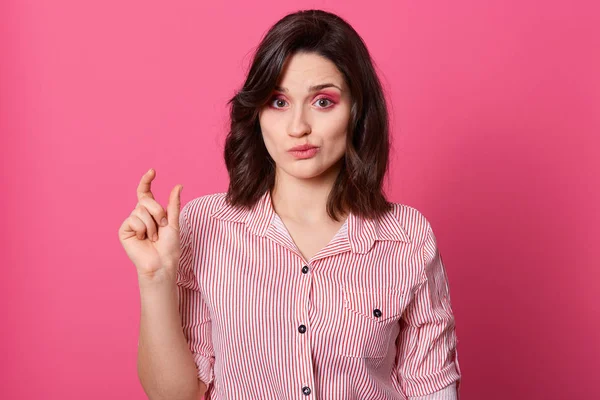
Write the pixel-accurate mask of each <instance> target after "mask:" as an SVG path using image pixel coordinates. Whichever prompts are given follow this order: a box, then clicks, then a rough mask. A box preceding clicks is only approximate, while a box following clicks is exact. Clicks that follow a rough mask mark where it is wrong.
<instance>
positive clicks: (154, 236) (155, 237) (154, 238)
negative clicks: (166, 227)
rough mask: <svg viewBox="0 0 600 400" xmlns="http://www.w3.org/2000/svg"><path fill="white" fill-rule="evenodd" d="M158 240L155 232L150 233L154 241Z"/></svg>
mask: <svg viewBox="0 0 600 400" xmlns="http://www.w3.org/2000/svg"><path fill="white" fill-rule="evenodd" d="M157 240H158V235H157V234H156V233H155V234H154V235H152V241H154V242H156V241H157Z"/></svg>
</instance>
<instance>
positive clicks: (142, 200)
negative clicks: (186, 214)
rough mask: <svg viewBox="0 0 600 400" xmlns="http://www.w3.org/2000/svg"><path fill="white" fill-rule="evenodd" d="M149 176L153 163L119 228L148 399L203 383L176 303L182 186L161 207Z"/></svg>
mask: <svg viewBox="0 0 600 400" xmlns="http://www.w3.org/2000/svg"><path fill="white" fill-rule="evenodd" d="M154 177H155V171H154V170H152V169H151V170H150V171H148V172H146V173H145V174H144V176H142V179H141V181H140V183H139V185H138V188H137V198H138V204H137V205H136V207H135V208H134V210H133V211H132V212H131V214H130V215H129V217H128V218H126V219H125V221H123V223H122V224H121V227H120V228H119V240H120V242H121V244H122V245H123V248H124V249H125V251H126V253H127V255H128V256H129V258H130V259H131V261H132V262H133V263H134V265H135V267H136V270H137V275H138V282H139V288H140V296H141V320H140V337H139V343H138V363H137V369H138V376H139V379H140V383H141V384H142V387H143V389H144V391H145V392H146V394H147V395H148V398H149V399H150V400H163V399H164V400H198V399H200V398H201V397H202V396H203V395H204V393H205V392H206V390H207V386H206V385H205V384H204V383H203V382H202V381H200V380H199V374H198V370H197V367H196V364H195V362H194V359H193V356H192V353H191V350H190V347H189V345H188V343H187V340H186V338H185V336H184V331H183V324H182V322H183V321H182V319H181V317H180V312H179V309H178V286H177V276H178V266H179V262H180V257H181V254H182V249H181V244H182V243H181V238H180V236H183V238H184V239H187V240H186V241H185V243H184V244H185V246H186V247H185V249H186V252H187V254H189V250H190V249H189V235H188V234H187V232H188V231H187V230H181V228H180V224H179V219H180V208H181V199H180V194H181V190H182V189H183V186H180V185H178V186H176V187H175V188H173V190H171V195H170V197H169V204H168V207H167V210H166V211H165V210H164V209H163V207H162V206H161V205H160V204H159V203H158V202H157V201H156V200H155V199H154V196H153V194H152V191H151V189H150V187H151V182H152V180H153V179H154ZM184 261H185V260H184ZM207 382H209V381H207ZM209 384H210V382H209Z"/></svg>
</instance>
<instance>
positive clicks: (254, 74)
mask: <svg viewBox="0 0 600 400" xmlns="http://www.w3.org/2000/svg"><path fill="white" fill-rule="evenodd" d="M299 52H306V53H315V54H318V55H320V56H322V57H325V58H327V59H328V60H330V61H331V62H333V63H334V64H335V65H336V66H337V68H338V69H339V71H340V72H341V73H342V74H343V76H344V79H345V80H346V84H347V85H348V87H349V88H350V91H351V98H352V107H351V112H350V121H349V125H348V138H347V139H348V140H347V141H346V142H347V145H346V151H345V154H344V156H343V160H342V162H341V169H340V172H339V174H338V176H337V178H336V181H335V183H334V186H333V188H332V190H331V192H330V194H329V197H328V200H327V213H328V214H329V216H330V217H331V218H333V219H334V220H336V221H338V213H341V212H343V211H348V210H350V211H351V212H352V213H354V214H356V215H360V216H362V217H366V218H377V217H379V216H381V215H382V214H383V213H384V212H386V211H388V210H390V209H391V207H392V204H391V203H389V202H388V201H387V200H386V198H385V195H384V193H383V187H382V184H383V178H384V176H385V174H386V172H387V169H388V158H389V147H390V143H389V132H388V131H389V121H388V112H387V107H386V102H385V97H384V93H383V89H382V87H381V83H380V81H379V78H378V77H377V74H376V72H375V69H374V67H373V62H372V60H371V57H370V55H369V52H368V50H367V48H366V46H365V44H364V42H363V40H362V39H361V37H360V36H359V35H358V33H357V32H356V31H355V30H354V29H353V28H352V27H351V26H350V24H348V23H347V22H346V21H345V20H344V19H342V18H341V17H339V16H337V15H335V14H332V13H330V12H327V11H323V10H302V11H298V12H295V13H292V14H288V15H286V16H285V17H283V18H282V19H281V20H279V21H278V22H276V23H275V24H274V25H273V26H272V27H271V28H270V29H269V31H268V32H267V33H266V35H265V37H264V38H263V40H262V41H261V42H260V44H259V46H258V48H257V50H256V52H255V55H254V59H253V61H252V64H251V66H250V70H249V73H248V76H247V78H246V81H245V83H244V85H243V87H242V89H241V90H239V91H238V92H236V94H235V95H234V96H233V97H232V98H231V99H230V100H229V101H228V103H227V104H228V105H230V118H231V127H230V131H229V133H228V135H227V138H226V139H225V151H224V156H225V164H226V166H227V171H228V173H229V178H230V180H229V187H228V190H227V195H226V201H227V202H228V203H229V204H230V205H233V206H240V207H245V208H249V207H252V206H253V205H254V204H255V203H256V201H257V200H258V199H259V198H260V197H261V196H262V195H264V194H265V191H266V190H272V189H273V186H274V183H275V162H274V161H273V159H272V158H271V156H270V155H269V153H268V151H267V149H266V147H265V144H264V141H263V138H262V132H261V129H260V124H259V120H258V115H259V111H260V109H261V108H262V107H263V106H264V105H265V104H266V103H267V102H268V101H269V100H270V98H271V96H272V92H273V90H274V89H275V86H276V85H277V83H278V79H279V76H280V73H281V70H282V68H283V66H284V63H285V62H286V60H287V59H288V57H290V56H291V55H293V54H295V53H299Z"/></svg>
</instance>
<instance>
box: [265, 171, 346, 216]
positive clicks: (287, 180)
mask: <svg viewBox="0 0 600 400" xmlns="http://www.w3.org/2000/svg"><path fill="white" fill-rule="evenodd" d="M338 173H339V166H338V167H337V168H330V170H329V171H327V172H326V173H324V174H322V175H319V176H317V177H315V178H311V179H298V178H295V177H293V176H290V175H288V174H285V172H283V171H281V170H279V169H277V170H276V174H275V186H274V187H273V191H272V192H271V202H272V205H273V209H274V210H275V212H276V213H277V214H278V215H279V216H280V217H282V218H287V219H291V220H293V221H297V222H300V223H305V224H313V223H319V222H324V221H327V222H330V221H332V219H331V217H329V215H328V214H327V198H328V196H329V193H330V192H331V189H332V188H333V184H334V182H335V179H336V178H337V175H338ZM344 216H345V215H343V216H342V217H344Z"/></svg>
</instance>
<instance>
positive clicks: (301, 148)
mask: <svg viewBox="0 0 600 400" xmlns="http://www.w3.org/2000/svg"><path fill="white" fill-rule="evenodd" d="M315 148H317V146H314V145H312V144H302V145H300V146H296V147H292V148H291V149H289V150H288V151H305V150H310V149H315Z"/></svg>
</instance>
